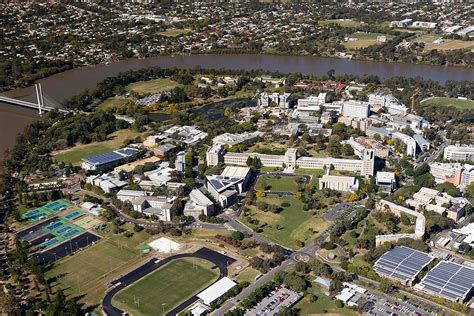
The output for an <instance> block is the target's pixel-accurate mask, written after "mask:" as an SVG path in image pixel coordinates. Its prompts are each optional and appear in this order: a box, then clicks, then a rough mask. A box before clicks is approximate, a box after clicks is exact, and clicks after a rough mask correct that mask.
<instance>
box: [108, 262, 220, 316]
mask: <svg viewBox="0 0 474 316" xmlns="http://www.w3.org/2000/svg"><path fill="white" fill-rule="evenodd" d="M212 267H213V264H212V263H211V262H209V261H206V260H203V259H198V258H184V259H177V260H173V261H171V262H170V263H168V264H166V265H165V266H163V267H161V268H159V269H158V270H156V271H154V272H153V273H151V274H149V275H147V276H145V277H144V278H142V279H140V280H138V281H137V282H135V283H134V284H132V285H130V286H129V287H127V288H125V289H124V290H123V291H120V292H119V293H118V294H117V295H115V296H114V298H113V299H112V303H113V304H114V305H115V306H116V307H118V308H120V309H122V310H124V311H126V312H127V313H129V314H131V315H134V316H137V315H163V312H164V313H166V312H168V311H170V310H172V309H173V308H174V307H176V306H178V305H179V304H180V303H182V302H184V301H185V300H187V299H188V298H190V297H192V296H193V295H195V294H197V293H199V292H200V291H201V290H204V289H205V288H206V287H207V286H208V285H210V284H211V283H212V282H213V281H215V280H216V279H217V277H218V275H219V273H218V269H212ZM162 304H164V305H162Z"/></svg>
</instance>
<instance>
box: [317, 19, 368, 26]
mask: <svg viewBox="0 0 474 316" xmlns="http://www.w3.org/2000/svg"><path fill="white" fill-rule="evenodd" d="M319 24H321V25H329V24H338V25H340V26H343V27H356V26H360V25H363V24H364V23H362V22H360V21H354V20H340V19H328V20H323V21H319Z"/></svg>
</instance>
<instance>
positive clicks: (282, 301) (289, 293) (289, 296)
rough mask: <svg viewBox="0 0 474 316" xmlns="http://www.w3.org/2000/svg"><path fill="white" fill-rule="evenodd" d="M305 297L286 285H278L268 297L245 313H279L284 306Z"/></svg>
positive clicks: (254, 315)
mask: <svg viewBox="0 0 474 316" xmlns="http://www.w3.org/2000/svg"><path fill="white" fill-rule="evenodd" d="M302 297H303V294H301V293H298V292H296V291H293V290H291V289H289V288H287V287H285V286H284V285H280V286H278V287H276V288H275V289H274V290H273V291H272V292H271V293H270V294H269V295H268V296H267V297H265V298H264V299H263V300H262V301H261V302H260V303H258V305H257V306H255V307H254V308H253V309H252V310H250V311H248V312H247V313H245V315H249V316H250V315H252V316H257V315H261V316H269V315H278V310H279V309H280V308H281V307H282V306H287V307H290V306H293V305H294V304H295V303H296V302H298V301H299V300H300V299H301V298H302Z"/></svg>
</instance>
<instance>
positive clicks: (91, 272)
mask: <svg viewBox="0 0 474 316" xmlns="http://www.w3.org/2000/svg"><path fill="white" fill-rule="evenodd" d="M147 239H148V235H147V234H146V233H145V232H143V231H142V232H139V233H134V235H133V236H132V237H130V238H127V237H125V236H123V235H111V236H110V237H109V238H107V236H105V238H104V239H103V240H101V241H99V242H97V244H96V245H95V246H92V247H88V248H86V249H85V250H84V251H82V252H79V253H77V254H75V255H74V256H72V257H67V258H65V259H64V260H60V261H58V262H57V263H56V264H55V265H54V267H53V268H52V269H51V270H50V271H48V272H47V273H46V276H47V277H48V278H54V277H60V281H59V282H56V283H55V284H54V286H58V285H60V286H61V287H62V288H63V289H66V293H67V294H72V295H79V294H81V293H87V294H86V297H85V298H84V302H86V303H87V304H97V303H99V302H100V300H101V299H102V294H103V292H104V291H105V284H104V281H103V280H102V279H103V277H104V275H105V274H108V273H112V274H118V271H120V270H121V269H123V268H126V267H127V266H129V264H130V263H136V262H135V260H134V259H140V258H141V257H142V253H141V251H140V249H139V245H140V244H141V243H143V242H144V241H146V240H147Z"/></svg>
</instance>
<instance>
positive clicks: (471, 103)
mask: <svg viewBox="0 0 474 316" xmlns="http://www.w3.org/2000/svg"><path fill="white" fill-rule="evenodd" d="M421 103H426V104H434V105H443V106H454V107H457V108H458V109H474V100H460V99H456V98H444V97H436V98H431V99H425V100H423V101H422V102H421Z"/></svg>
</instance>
